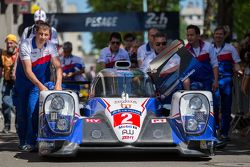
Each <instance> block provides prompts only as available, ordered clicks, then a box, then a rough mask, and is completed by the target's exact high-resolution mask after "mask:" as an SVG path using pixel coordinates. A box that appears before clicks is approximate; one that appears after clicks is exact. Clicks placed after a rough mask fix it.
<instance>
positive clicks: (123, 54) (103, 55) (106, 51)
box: [97, 47, 130, 68]
mask: <svg viewBox="0 0 250 167" xmlns="http://www.w3.org/2000/svg"><path fill="white" fill-rule="evenodd" d="M117 60H127V61H130V59H129V55H128V52H127V51H126V50H125V49H122V48H119V51H118V52H117V53H111V50H110V48H109V47H106V48H103V49H102V50H101V52H100V57H99V59H98V60H97V63H101V62H104V63H105V66H106V68H113V67H114V65H115V62H116V61H117Z"/></svg>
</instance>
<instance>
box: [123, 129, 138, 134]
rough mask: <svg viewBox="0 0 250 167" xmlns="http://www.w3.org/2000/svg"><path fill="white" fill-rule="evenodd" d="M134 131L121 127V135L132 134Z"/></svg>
mask: <svg viewBox="0 0 250 167" xmlns="http://www.w3.org/2000/svg"><path fill="white" fill-rule="evenodd" d="M134 133H135V131H134V130H133V129H123V130H122V135H134Z"/></svg>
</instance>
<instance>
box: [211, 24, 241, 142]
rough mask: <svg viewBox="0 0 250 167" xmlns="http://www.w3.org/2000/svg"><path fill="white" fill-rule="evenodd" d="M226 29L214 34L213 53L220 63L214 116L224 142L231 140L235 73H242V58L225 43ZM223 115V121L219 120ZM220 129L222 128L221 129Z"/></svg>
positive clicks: (222, 28) (234, 49)
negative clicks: (230, 130) (229, 134)
mask: <svg viewBox="0 0 250 167" xmlns="http://www.w3.org/2000/svg"><path fill="white" fill-rule="evenodd" d="M226 33H227V32H226V31H225V29H224V27H217V28H216V29H215V30H214V34H213V39H214V43H213V51H214V54H215V56H216V57H217V59H218V63H219V89H218V90H216V91H215V92H214V97H213V98H214V114H215V120H216V127H217V129H219V134H220V136H218V137H219V138H220V139H221V140H222V141H226V140H228V139H229V137H228V131H229V128H230V121H231V106H232V84H233V78H232V77H233V71H234V70H235V71H236V72H238V73H242V72H241V71H240V65H239V62H240V57H239V54H238V52H237V50H236V48H235V47H233V46H232V45H231V44H229V43H225V37H226ZM219 113H221V120H219V115H220V114H219ZM219 127H220V128H219Z"/></svg>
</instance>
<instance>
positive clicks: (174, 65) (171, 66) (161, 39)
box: [154, 32, 180, 77]
mask: <svg viewBox="0 0 250 167" xmlns="http://www.w3.org/2000/svg"><path fill="white" fill-rule="evenodd" d="M166 48H167V37H166V35H165V34H163V33H160V32H158V33H156V34H155V36H154V50H155V54H156V56H158V55H159V54H160V53H161V52H162V51H163V50H164V49H166ZM179 65H180V57H179V56H178V55H175V56H173V57H171V58H170V60H169V61H168V63H167V64H166V65H165V67H164V68H163V69H164V70H165V71H164V72H162V73H160V77H164V76H166V75H168V74H170V73H172V72H174V71H176V70H177V69H178V68H179Z"/></svg>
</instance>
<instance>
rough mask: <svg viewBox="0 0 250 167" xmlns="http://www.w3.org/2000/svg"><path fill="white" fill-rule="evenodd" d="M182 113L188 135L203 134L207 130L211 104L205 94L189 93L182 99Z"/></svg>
mask: <svg viewBox="0 0 250 167" xmlns="http://www.w3.org/2000/svg"><path fill="white" fill-rule="evenodd" d="M180 106H181V107H180V113H181V119H182V123H183V127H184V131H185V132H186V133H187V134H201V133H203V132H204V130H205V129H206V125H207V121H208V118H209V111H210V103H209V100H208V98H207V96H205V95H204V94H201V93H193V92H191V93H187V94H185V95H183V96H182V97H181V99H180Z"/></svg>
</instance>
